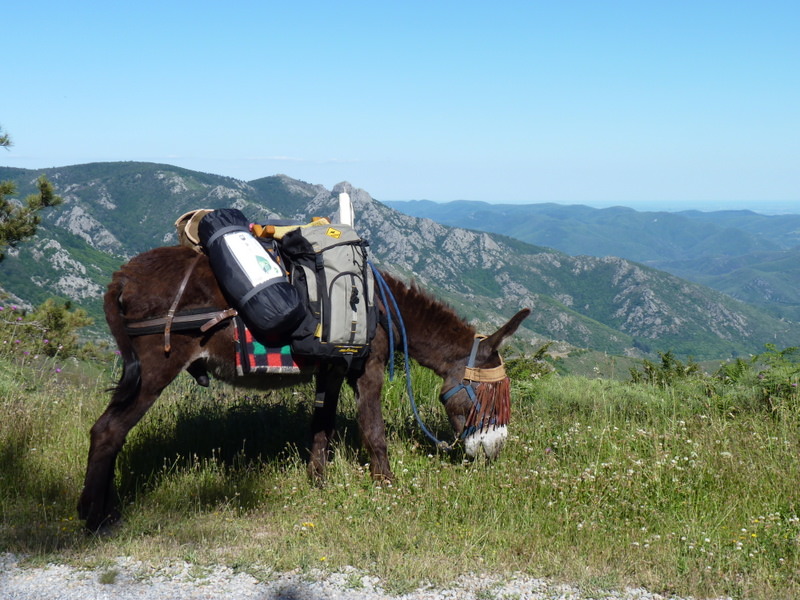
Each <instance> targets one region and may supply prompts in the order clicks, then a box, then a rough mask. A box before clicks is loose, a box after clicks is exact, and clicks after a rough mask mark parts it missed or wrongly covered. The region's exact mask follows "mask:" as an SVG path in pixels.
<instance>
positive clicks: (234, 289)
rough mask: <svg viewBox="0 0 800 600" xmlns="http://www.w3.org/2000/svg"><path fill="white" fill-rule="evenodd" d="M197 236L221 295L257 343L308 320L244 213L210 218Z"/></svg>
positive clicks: (216, 214) (227, 211)
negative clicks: (225, 298) (255, 235)
mask: <svg viewBox="0 0 800 600" xmlns="http://www.w3.org/2000/svg"><path fill="white" fill-rule="evenodd" d="M198 235H199V237H200V243H201V244H202V245H203V247H204V248H205V249H206V252H207V253H208V258H209V262H210V263H211V269H212V270H213V271H214V275H215V276H216V278H217V282H218V283H219V285H220V287H221V288H222V291H223V292H224V293H225V295H226V296H227V297H228V300H229V301H230V302H231V305H232V306H233V308H235V309H236V310H237V311H238V312H239V315H240V316H241V317H242V320H243V321H244V323H245V325H247V327H248V329H250V331H251V332H252V333H253V336H254V337H255V338H256V339H258V340H259V341H263V339H264V338H272V337H275V336H276V335H280V334H282V333H287V332H290V331H293V330H294V329H295V328H296V327H297V326H298V325H299V324H300V322H301V321H302V320H303V318H304V317H305V314H306V311H305V307H304V305H303V302H302V300H301V298H300V295H299V294H298V292H297V290H296V289H295V288H294V286H293V285H292V284H291V283H290V282H289V280H288V279H287V277H286V273H285V271H284V269H283V267H281V266H280V265H279V264H278V263H277V262H275V260H274V259H273V258H272V257H271V256H270V255H269V253H268V252H267V251H266V250H265V249H264V247H263V246H262V245H261V243H260V242H259V241H258V240H257V239H256V238H255V237H254V236H253V234H251V233H250V223H249V221H248V220H247V217H245V216H244V214H242V212H241V211H240V210H237V209H235V208H223V209H219V210H215V211H213V212H210V213H208V214H207V215H206V216H205V217H203V219H202V220H201V221H200V224H199V226H198Z"/></svg>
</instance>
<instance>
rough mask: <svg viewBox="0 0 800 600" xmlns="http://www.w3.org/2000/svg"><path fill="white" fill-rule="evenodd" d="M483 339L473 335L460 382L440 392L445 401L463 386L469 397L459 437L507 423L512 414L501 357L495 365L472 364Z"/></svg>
mask: <svg viewBox="0 0 800 600" xmlns="http://www.w3.org/2000/svg"><path fill="white" fill-rule="evenodd" d="M484 339H486V336H485V335H476V336H475V341H474V342H473V343H472V350H471V351H470V354H469V360H468V361H467V366H466V367H465V368H464V375H463V377H462V379H461V383H459V384H458V385H456V386H453V387H452V388H450V389H449V390H447V391H446V392H444V393H443V394H442V395H441V396H440V399H441V401H442V403H443V404H445V403H447V401H448V400H449V399H450V398H452V397H453V396H455V395H456V394H457V393H458V392H460V391H461V390H464V391H466V392H467V395H468V396H469V399H470V400H471V401H472V409H471V410H470V412H469V415H468V416H467V420H466V423H465V426H464V431H463V432H462V434H461V437H462V438H465V437H468V436H469V435H471V434H472V433H474V432H475V431H487V430H488V429H489V428H490V427H492V428H494V427H499V426H502V425H508V421H509V418H510V416H511V414H510V413H511V410H510V409H511V403H510V393H509V379H508V375H506V367H505V364H504V363H503V358H502V357H500V364H499V365H498V366H496V367H491V368H477V367H475V358H476V356H477V354H478V347H479V346H480V343H481V341H482V340H484ZM486 384H488V385H486Z"/></svg>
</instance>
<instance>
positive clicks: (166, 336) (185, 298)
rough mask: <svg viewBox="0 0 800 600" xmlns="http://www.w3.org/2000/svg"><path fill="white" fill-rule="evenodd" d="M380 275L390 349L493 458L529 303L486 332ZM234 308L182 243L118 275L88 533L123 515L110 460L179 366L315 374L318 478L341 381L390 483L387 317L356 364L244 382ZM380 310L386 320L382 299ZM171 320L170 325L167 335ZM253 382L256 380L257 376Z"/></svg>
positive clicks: (275, 380) (84, 505) (264, 382)
mask: <svg viewBox="0 0 800 600" xmlns="http://www.w3.org/2000/svg"><path fill="white" fill-rule="evenodd" d="M187 273H191V276H187ZM381 279H383V280H384V281H385V283H386V285H387V287H388V290H390V291H391V296H390V297H391V298H393V299H392V300H391V301H390V302H387V304H389V305H390V307H392V306H396V308H397V309H399V312H400V314H401V315H402V321H403V322H404V324H405V329H404V332H405V336H403V332H402V331H400V330H399V329H398V328H397V327H396V326H395V325H396V324H397V322H398V316H397V315H396V313H395V312H394V310H393V311H392V313H391V314H392V315H393V316H394V317H395V318H394V320H393V323H394V325H393V326H392V327H391V329H392V334H393V335H392V336H391V337H392V338H393V340H394V345H395V347H399V346H400V343H401V340H403V338H404V337H405V342H406V346H407V351H408V354H409V355H410V356H411V357H412V358H414V359H415V360H416V361H417V362H419V363H420V364H421V365H423V366H424V367H427V368H430V369H432V370H433V371H434V372H435V373H436V374H437V375H439V376H440V377H441V378H442V379H443V380H444V381H443V385H442V402H443V403H444V405H445V409H446V411H447V415H448V417H449V420H450V422H451V424H452V426H453V429H454V431H455V433H456V435H459V436H460V435H462V434H468V435H466V436H465V447H466V448H467V451H468V452H472V453H474V452H476V451H477V450H478V449H479V448H480V447H481V446H483V447H484V449H485V451H486V453H487V454H488V455H489V456H491V457H493V456H495V455H496V454H497V453H498V452H499V450H500V447H501V446H502V440H503V439H504V433H505V424H506V423H507V421H508V413H509V400H510V398H509V387H508V379H507V377H506V376H505V371H504V370H503V366H502V359H501V358H500V355H499V354H498V348H499V347H500V345H501V343H502V342H503V341H504V340H505V339H506V338H508V337H509V336H510V335H512V334H513V333H514V332H515V331H516V330H517V328H518V327H519V325H520V323H521V322H522V321H523V320H524V319H525V318H526V317H527V316H528V314H529V313H530V310H529V309H523V310H521V311H520V312H518V313H517V314H516V315H515V316H514V317H512V318H511V320H510V321H508V323H506V324H505V325H503V326H502V327H501V328H500V329H499V330H497V331H496V332H495V333H493V334H492V335H490V336H488V337H481V336H476V334H475V331H474V330H473V328H472V327H470V326H469V325H468V324H467V323H465V322H464V321H463V320H462V319H461V318H460V317H458V316H457V315H456V313H455V312H454V311H453V310H452V309H450V308H449V307H447V306H445V305H444V304H442V303H441V302H439V301H437V300H436V299H434V298H433V297H432V296H430V295H428V294H426V293H425V292H424V291H422V290H420V289H419V288H418V287H416V286H415V285H412V286H408V285H406V284H404V283H402V282H401V281H399V280H397V279H394V278H392V277H390V276H388V275H386V274H383V277H382V278H381ZM229 306H230V305H229V303H228V301H227V300H226V299H225V297H224V295H223V293H222V291H221V290H220V288H219V286H218V285H217V281H216V279H215V277H214V274H213V273H212V271H211V267H210V266H209V263H208V260H207V258H206V257H205V256H204V255H200V254H198V253H196V252H194V251H193V250H191V249H189V248H186V247H182V246H173V247H164V248H156V249H153V250H150V251H148V252H144V253H142V254H139V255H138V256H135V257H134V258H133V259H131V260H130V261H129V262H128V263H126V264H125V265H123V266H122V267H121V268H120V270H119V271H117V272H116V273H114V276H113V278H112V280H111V283H110V284H109V286H108V291H107V293H106V295H105V305H104V308H105V314H106V320H107V321H108V325H109V327H110V329H111V333H112V335H113V336H114V339H115V340H116V343H117V346H118V348H119V351H120V354H121V356H122V360H123V372H122V376H121V378H120V380H119V383H118V384H117V385H116V386H115V388H114V389H113V395H112V398H111V402H110V403H109V405H108V407H107V408H106V410H105V412H104V413H103V414H102V415H101V416H100V418H99V419H98V420H97V422H96V423H95V424H94V426H93V427H92V429H91V442H90V446H89V457H88V462H87V466H86V478H85V481H84V486H83V492H82V493H81V497H80V500H79V503H78V513H79V515H80V517H81V518H82V519H84V520H85V521H86V527H87V528H88V529H90V530H93V531H94V530H98V529H101V528H102V527H104V526H106V525H110V524H112V523H113V522H115V521H117V520H118V519H119V518H120V513H119V508H118V499H117V494H116V490H115V487H114V469H115V464H116V459H117V455H118V454H119V452H120V450H121V448H122V445H123V444H124V442H125V438H126V436H127V434H128V432H129V431H130V430H131V428H132V427H133V426H134V425H136V423H138V422H139V420H140V419H141V418H142V417H143V416H144V414H145V413H146V412H147V410H148V409H149V408H150V407H151V406H152V405H153V403H154V402H155V401H156V399H157V398H158V396H159V395H160V394H161V392H162V391H163V390H164V388H165V387H167V386H168V385H169V384H170V382H172V381H173V380H174V379H175V377H177V375H178V374H179V373H180V372H181V371H183V370H188V371H189V373H191V374H192V375H193V376H194V377H195V378H196V379H197V380H198V382H199V383H201V384H207V374H208V373H210V374H212V375H213V376H214V377H216V378H218V379H221V380H224V381H228V382H230V383H232V384H234V385H250V386H253V385H257V386H259V387H262V388H263V387H266V388H270V387H278V386H285V385H291V384H293V383H298V382H300V381H302V380H306V381H307V380H309V379H310V378H311V377H312V376H314V377H316V389H317V402H315V408H314V412H313V416H312V422H311V436H312V437H311V453H310V459H309V473H310V474H311V476H312V477H313V478H317V479H319V478H321V477H322V476H323V474H324V469H325V463H326V461H327V459H328V453H329V448H330V443H331V438H332V436H333V433H334V423H335V416H336V408H337V403H338V398H339V390H340V388H341V385H342V383H343V381H344V380H345V379H347V381H348V382H349V384H350V385H351V386H352V387H353V389H354V390H355V396H356V405H357V413H358V417H357V418H358V425H359V429H360V433H361V439H362V443H363V444H364V446H365V448H366V450H367V451H368V453H369V456H370V470H371V473H372V476H373V477H374V478H376V479H391V478H392V472H391V469H390V467H389V460H388V457H387V452H386V432H385V428H384V422H383V416H382V414H381V389H382V386H383V382H384V371H385V368H386V363H387V361H388V359H389V356H390V354H391V353H393V352H394V350H395V348H392V349H390V348H389V339H390V336H389V329H390V327H389V326H388V325H387V321H386V319H383V320H382V323H381V325H380V326H379V327H378V330H377V333H376V335H375V339H374V341H373V344H372V349H371V352H370V354H369V356H368V358H367V359H366V361H365V363H364V364H363V365H362V366H361V367H360V368H359V369H358V370H352V369H351V370H350V371H347V369H345V368H343V367H341V366H338V365H336V364H325V365H318V366H317V368H316V369H314V370H313V371H310V372H308V373H304V374H300V375H259V376H254V375H250V376H248V377H240V376H237V374H236V369H235V356H234V324H233V323H232V321H231V319H229V318H227V317H229V316H230V312H226V311H227V310H228V308H229ZM381 311H382V313H383V314H384V316H386V315H387V313H386V308H385V307H384V306H383V304H382V303H381ZM198 315H199V317H198ZM166 316H168V319H167V318H165V317H166ZM198 318H200V319H201V321H200V323H197V319H198ZM148 319H153V320H154V321H155V322H160V323H161V325H162V326H161V327H160V329H158V330H157V331H153V332H149V331H147V330H140V331H136V332H135V334H132V331H134V330H133V329H132V328H131V324H133V323H142V322H143V321H146V320H148ZM167 320H168V321H169V323H170V325H171V326H170V327H167V332H165V331H164V329H165V328H164V323H165V321H167ZM192 323H194V324H192ZM187 324H188V325H187ZM201 324H204V326H203V327H202V328H201V326H200V325H201ZM256 377H257V378H258V381H254V378H256ZM248 378H249V380H248ZM476 392H477V395H476ZM498 432H499V435H498ZM498 440H499V441H498Z"/></svg>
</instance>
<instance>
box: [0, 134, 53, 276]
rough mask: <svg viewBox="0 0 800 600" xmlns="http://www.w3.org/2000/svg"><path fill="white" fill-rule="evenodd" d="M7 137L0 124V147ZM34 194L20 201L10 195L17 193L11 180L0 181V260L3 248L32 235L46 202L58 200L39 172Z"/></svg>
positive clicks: (5, 144)
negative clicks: (36, 191)
mask: <svg viewBox="0 0 800 600" xmlns="http://www.w3.org/2000/svg"><path fill="white" fill-rule="evenodd" d="M10 146H11V138H10V137H9V136H8V134H7V133H5V132H3V129H2V127H0V147H3V148H6V149H8V148H9V147H10ZM37 185H38V186H39V193H38V194H31V195H29V196H28V197H27V198H25V200H23V201H22V202H21V203H20V202H15V201H12V200H11V198H12V197H13V196H14V195H15V194H16V193H17V186H16V185H15V184H14V182H13V181H0V261H2V260H3V259H4V258H5V256H6V254H5V252H6V249H7V248H14V247H16V245H17V244H18V243H19V242H21V241H23V240H26V239H28V238H30V237H32V236H33V235H34V234H35V233H36V228H37V227H38V226H39V224H40V223H41V222H42V217H41V214H40V213H41V211H42V210H43V209H45V208H47V207H50V206H57V205H59V204H61V202H62V200H61V198H60V197H59V196H56V195H55V192H54V191H53V185H52V184H51V183H50V182H49V181H48V180H47V179H46V178H45V177H44V175H42V176H41V177H39V180H38V182H37Z"/></svg>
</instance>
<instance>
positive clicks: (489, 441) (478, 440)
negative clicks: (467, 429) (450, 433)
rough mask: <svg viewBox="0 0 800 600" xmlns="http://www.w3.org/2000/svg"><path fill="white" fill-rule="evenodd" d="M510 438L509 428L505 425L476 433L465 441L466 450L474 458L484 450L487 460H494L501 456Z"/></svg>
mask: <svg viewBox="0 0 800 600" xmlns="http://www.w3.org/2000/svg"><path fill="white" fill-rule="evenodd" d="M507 438H508V428H507V427H506V426H505V425H499V426H497V427H491V428H489V429H488V430H484V431H476V432H475V433H473V434H472V435H469V436H467V437H466V438H465V439H464V450H466V452H467V454H468V455H469V456H471V457H472V458H475V457H476V456H477V455H478V453H479V452H480V450H481V448H483V451H484V453H485V454H486V456H487V458H489V459H490V460H494V459H495V458H497V456H498V455H499V454H500V450H502V449H503V446H504V445H505V443H506V439H507Z"/></svg>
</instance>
